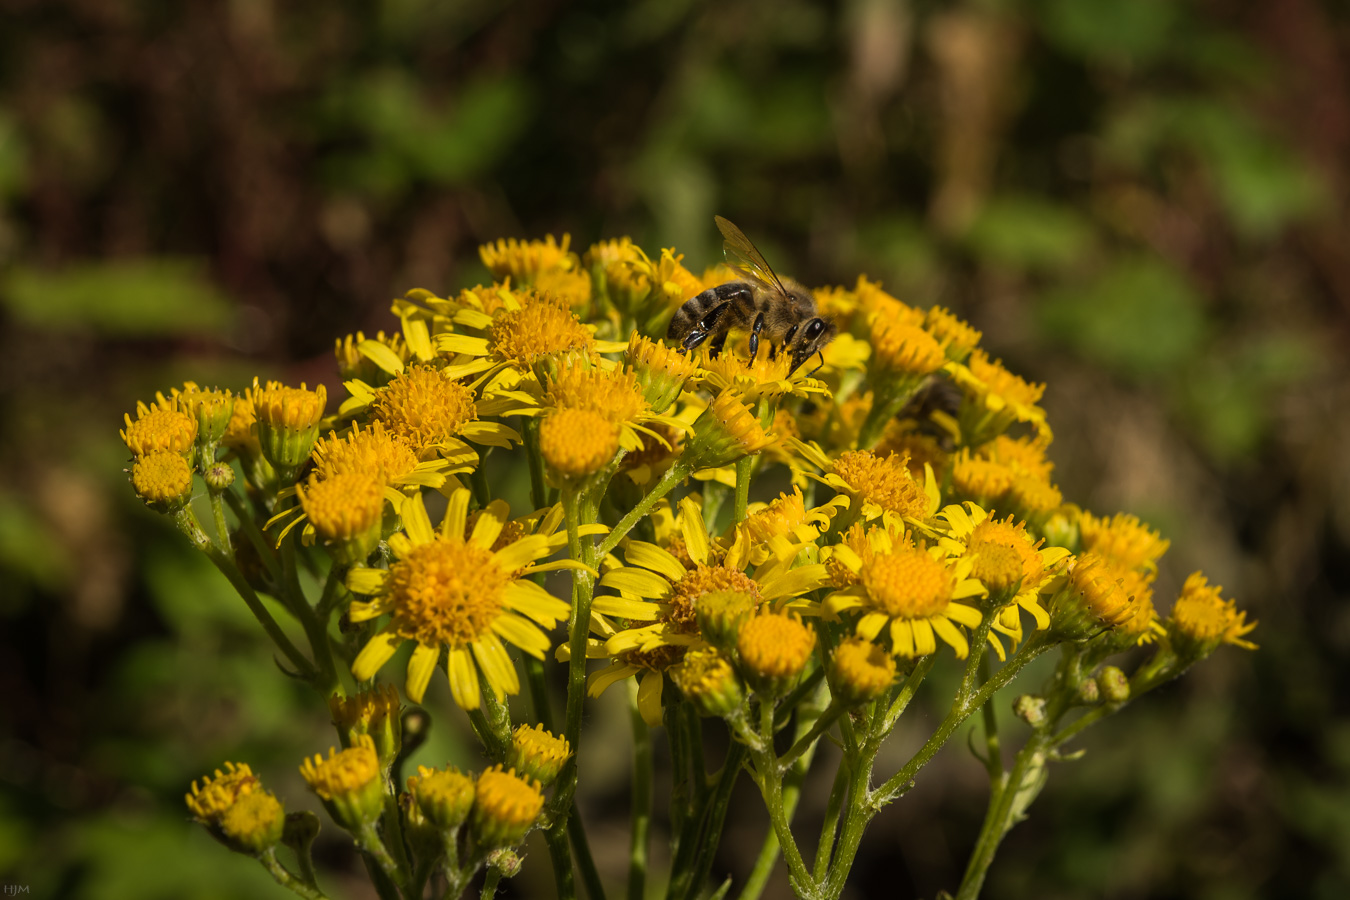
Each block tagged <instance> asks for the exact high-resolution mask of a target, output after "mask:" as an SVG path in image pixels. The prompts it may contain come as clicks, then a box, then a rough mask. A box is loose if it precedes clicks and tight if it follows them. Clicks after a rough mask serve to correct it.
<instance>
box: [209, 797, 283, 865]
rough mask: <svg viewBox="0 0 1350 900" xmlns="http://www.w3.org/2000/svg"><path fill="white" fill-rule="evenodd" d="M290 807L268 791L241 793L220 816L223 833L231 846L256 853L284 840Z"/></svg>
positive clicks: (252, 853)
mask: <svg viewBox="0 0 1350 900" xmlns="http://www.w3.org/2000/svg"><path fill="white" fill-rule="evenodd" d="M285 825H286V810H285V808H284V807H283V806H282V805H281V801H280V800H278V799H277V798H276V797H274V796H272V795H271V794H270V793H268V792H267V791H254V792H253V793H251V794H247V795H245V796H243V797H240V798H239V800H238V802H236V803H235V804H234V805H233V806H231V807H230V808H229V809H228V810H226V811H225V815H224V816H222V817H221V820H220V833H221V836H222V837H224V838H225V842H226V843H227V844H228V845H229V847H230V849H232V850H236V851H238V852H241V853H248V854H250V855H254V856H256V855H257V854H259V853H262V852H263V851H264V850H267V849H268V848H270V847H275V846H276V845H277V844H279V843H281V837H282V833H283V832H284V830H285Z"/></svg>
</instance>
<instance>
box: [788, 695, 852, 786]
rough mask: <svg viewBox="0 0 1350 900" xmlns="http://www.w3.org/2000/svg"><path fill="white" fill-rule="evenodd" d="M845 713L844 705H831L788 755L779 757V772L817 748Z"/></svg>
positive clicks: (790, 749) (789, 750) (798, 740)
mask: <svg viewBox="0 0 1350 900" xmlns="http://www.w3.org/2000/svg"><path fill="white" fill-rule="evenodd" d="M845 711H846V710H845V709H844V707H843V706H842V705H839V704H836V703H831V704H830V706H829V707H828V708H827V709H826V710H825V712H823V713H821V715H820V718H819V719H816V721H815V723H814V724H813V725H812V726H811V727H810V729H809V730H808V731H807V732H806V733H805V734H803V735H802V736H801V737H800V738H798V739H797V741H796V743H794V744H793V745H792V747H791V748H789V749H788V751H787V752H786V753H784V754H783V755H782V756H781V757H779V759H778V770H779V771H780V772H781V771H785V770H786V769H787V767H788V766H790V765H792V763H793V762H794V761H795V760H796V759H797V758H798V757H799V756H801V755H802V754H803V753H805V752H806V751H808V750H810V749H811V748H812V747H813V746H815V743H816V741H817V740H819V739H820V736H821V735H822V734H824V733H825V732H826V731H828V730H829V728H830V726H831V725H833V724H834V723H835V721H836V720H837V719H838V718H839V717H840V716H842V715H843V714H844V713H845ZM772 741H773V738H772V735H770V744H772Z"/></svg>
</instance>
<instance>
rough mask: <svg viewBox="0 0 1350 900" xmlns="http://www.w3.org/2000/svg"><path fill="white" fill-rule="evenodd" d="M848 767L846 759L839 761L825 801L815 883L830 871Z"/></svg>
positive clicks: (846, 791) (845, 789) (812, 875)
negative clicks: (828, 795)
mask: <svg viewBox="0 0 1350 900" xmlns="http://www.w3.org/2000/svg"><path fill="white" fill-rule="evenodd" d="M848 784H849V767H848V759H847V757H845V758H843V759H840V760H839V768H838V769H836V770H835V772H834V784H833V785H831V786H830V797H829V799H828V800H826V801H825V821H824V822H822V823H821V827H820V840H819V842H817V844H816V859H815V864H814V865H813V866H812V869H811V877H812V878H814V879H815V880H816V882H817V883H819V882H822V881H824V880H825V876H826V875H827V874H829V871H830V858H831V857H832V856H833V855H834V854H833V851H834V838H835V835H837V834H838V833H839V814H840V812H841V811H842V810H843V808H844V795H845V794H847V793H848Z"/></svg>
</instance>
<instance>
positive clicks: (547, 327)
mask: <svg viewBox="0 0 1350 900" xmlns="http://www.w3.org/2000/svg"><path fill="white" fill-rule="evenodd" d="M488 347H489V350H490V352H491V355H492V357H493V358H494V359H496V360H497V361H499V362H505V363H511V364H513V365H515V366H517V367H519V368H520V369H521V370H522V371H528V370H529V369H530V368H531V367H533V366H534V365H535V364H536V363H538V362H540V361H542V360H544V359H545V358H548V357H557V356H561V355H563V354H569V353H575V354H579V355H582V356H585V357H590V356H591V355H593V354H594V353H595V349H596V347H595V336H594V335H593V334H592V333H591V329H590V328H588V327H587V326H585V325H583V324H582V323H581V321H580V320H579V319H578V318H577V317H576V314H575V313H573V312H572V311H571V309H570V308H569V307H568V305H567V301H566V300H564V299H561V298H559V297H557V296H556V295H554V294H546V293H539V292H534V291H532V292H528V293H526V294H523V295H522V296H521V297H520V308H519V309H515V310H508V311H506V312H504V313H501V314H499V315H497V316H495V317H494V318H493V320H492V329H491V332H490V336H489V338H488Z"/></svg>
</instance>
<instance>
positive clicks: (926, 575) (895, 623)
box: [822, 538, 985, 659]
mask: <svg viewBox="0 0 1350 900" xmlns="http://www.w3.org/2000/svg"><path fill="white" fill-rule="evenodd" d="M840 556H841V560H842V561H843V562H844V564H845V565H847V566H848V567H849V568H850V569H853V571H854V572H855V573H856V574H857V577H858V582H857V584H855V585H853V586H852V587H848V588H845V589H843V590H841V591H836V592H834V593H833V594H831V595H830V596H828V597H826V598H825V602H824V605H823V607H822V609H823V611H824V612H825V613H827V614H829V615H831V616H837V615H839V614H840V613H841V612H847V611H855V610H856V611H858V612H859V613H860V617H859V618H858V621H857V624H856V626H855V629H854V630H855V633H856V634H857V635H858V636H859V637H862V638H865V639H867V640H869V641H870V640H875V639H876V638H877V636H878V635H879V634H881V633H882V632H883V630H885V631H886V632H887V634H888V636H889V638H890V643H891V652H892V653H894V654H895V655H896V656H905V657H915V656H926V655H928V654H930V653H934V652H936V651H937V641H936V637H941V638H942V639H943V641H945V642H946V643H948V644H950V645H951V647H952V649H953V650H955V651H956V655H957V657H958V658H960V659H964V658H965V657H966V655H967V654H968V653H969V652H970V644H969V642H968V641H967V640H966V636H965V634H964V633H962V631H961V630H960V629H959V628H957V627H956V626H957V625H965V626H966V627H968V628H974V627H975V626H977V625H979V624H980V620H981V618H982V616H981V613H980V611H979V610H978V609H976V608H975V607H974V606H969V605H967V604H965V603H961V602H958V601H961V600H965V599H968V598H972V597H978V596H980V595H981V594H983V593H985V589H984V587H983V586H982V585H981V584H980V582H978V581H976V580H974V579H972V578H969V577H968V576H969V574H970V570H971V566H972V560H970V559H957V560H952V559H949V558H948V557H947V556H946V554H945V553H944V552H943V550H942V549H941V548H940V547H933V548H929V547H925V546H924V545H923V544H915V543H913V541H912V540H910V539H909V538H905V539H904V540H903V541H901V542H898V543H896V544H894V545H893V546H891V547H890V548H889V549H884V550H879V549H877V548H876V547H875V546H874V545H871V544H869V545H868V546H866V547H864V548H863V553H862V554H861V555H860V556H857V555H854V556H850V555H847V554H840ZM935 636H936V637H935Z"/></svg>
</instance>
